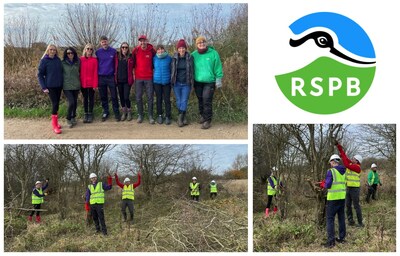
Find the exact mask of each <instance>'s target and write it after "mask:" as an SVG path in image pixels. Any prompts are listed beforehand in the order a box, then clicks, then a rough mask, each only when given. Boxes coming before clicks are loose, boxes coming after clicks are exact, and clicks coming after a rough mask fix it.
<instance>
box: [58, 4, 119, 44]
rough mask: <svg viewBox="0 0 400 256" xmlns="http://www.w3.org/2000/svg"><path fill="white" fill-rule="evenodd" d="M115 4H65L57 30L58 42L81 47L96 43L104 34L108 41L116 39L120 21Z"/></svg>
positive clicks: (111, 41)
mask: <svg viewBox="0 0 400 256" xmlns="http://www.w3.org/2000/svg"><path fill="white" fill-rule="evenodd" d="M119 17H120V16H119V15H118V11H117V9H116V7H115V5H110V4H65V14H64V15H62V17H61V20H60V24H59V26H58V31H59V36H58V40H59V44H60V45H68V46H75V47H80V48H83V47H84V46H85V45H86V44H87V43H92V44H94V45H97V44H98V43H99V40H100V37H101V36H102V35H105V36H107V37H108V38H109V41H110V43H111V44H112V43H113V42H115V41H117V40H118V35H119V33H120V31H119V29H120V25H121V24H120V23H121V20H119Z"/></svg>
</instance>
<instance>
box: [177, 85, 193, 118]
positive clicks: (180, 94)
mask: <svg viewBox="0 0 400 256" xmlns="http://www.w3.org/2000/svg"><path fill="white" fill-rule="evenodd" d="M191 89H192V88H190V85H188V84H181V83H176V84H175V85H174V94H175V98H176V107H177V108H178V110H179V112H181V111H186V110H187V106H188V101H189V95H190V91H191Z"/></svg>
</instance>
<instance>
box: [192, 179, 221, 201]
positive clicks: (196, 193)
mask: <svg viewBox="0 0 400 256" xmlns="http://www.w3.org/2000/svg"><path fill="white" fill-rule="evenodd" d="M208 188H209V191H210V199H215V198H216V197H217V194H218V186H217V183H216V181H215V180H212V181H211V182H210V184H208ZM200 190H201V184H200V183H199V182H198V181H197V178H196V177H193V178H192V182H190V183H189V191H190V198H191V199H192V200H194V201H197V202H198V201H199V200H200Z"/></svg>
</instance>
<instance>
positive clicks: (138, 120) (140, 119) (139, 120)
mask: <svg viewBox="0 0 400 256" xmlns="http://www.w3.org/2000/svg"><path fill="white" fill-rule="evenodd" d="M136 122H138V123H139V124H141V123H142V122H143V116H142V115H139V116H138V118H137V120H136Z"/></svg>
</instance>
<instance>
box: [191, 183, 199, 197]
mask: <svg viewBox="0 0 400 256" xmlns="http://www.w3.org/2000/svg"><path fill="white" fill-rule="evenodd" d="M199 185H200V183H195V184H193V182H190V189H191V190H192V191H191V192H190V195H191V196H199V195H200V190H199Z"/></svg>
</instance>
